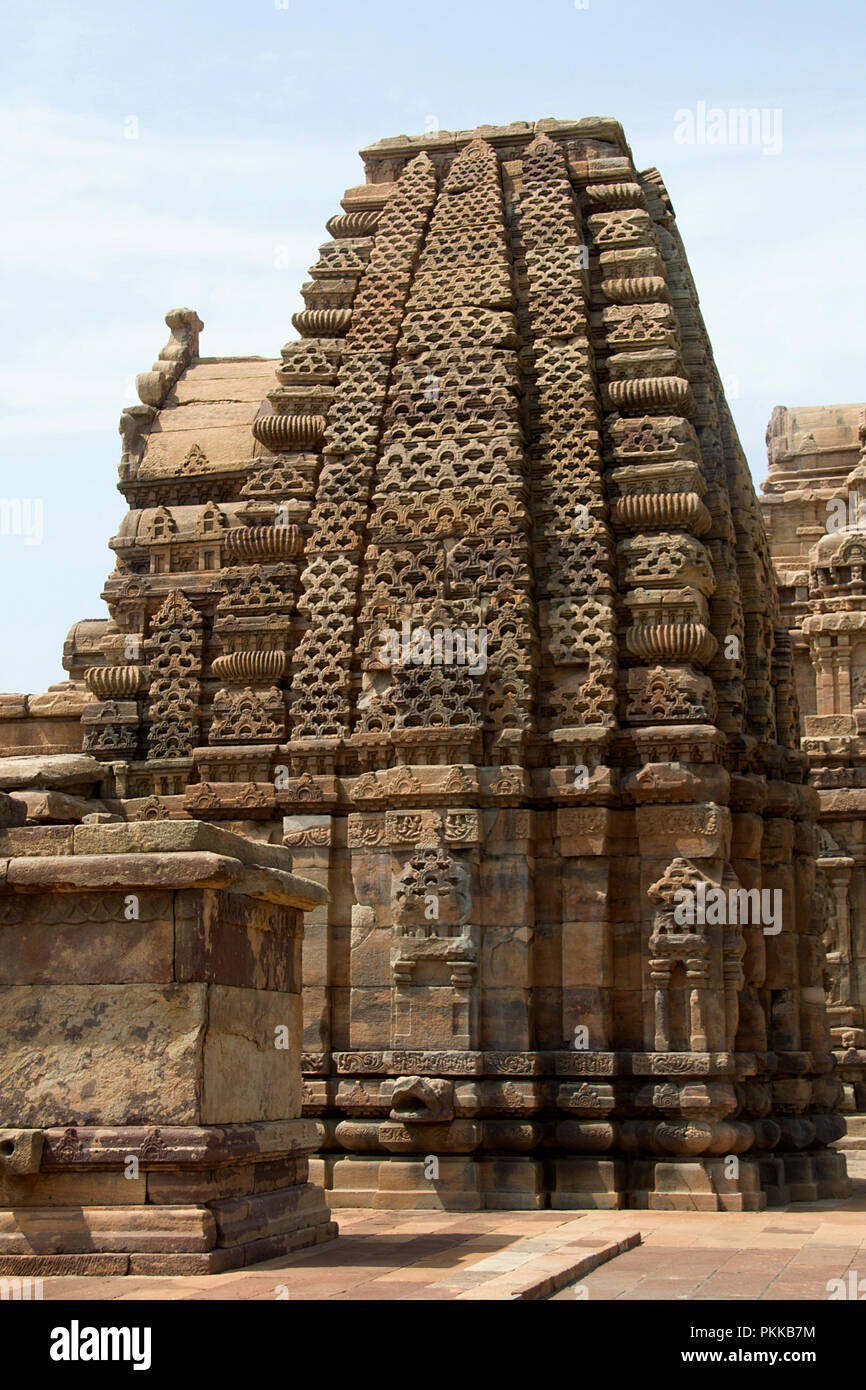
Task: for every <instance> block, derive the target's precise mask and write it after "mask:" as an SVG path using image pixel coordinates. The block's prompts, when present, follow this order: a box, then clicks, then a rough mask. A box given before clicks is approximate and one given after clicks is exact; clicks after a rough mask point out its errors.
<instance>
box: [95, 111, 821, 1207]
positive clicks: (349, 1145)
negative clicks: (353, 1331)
mask: <svg viewBox="0 0 866 1390" xmlns="http://www.w3.org/2000/svg"><path fill="white" fill-rule="evenodd" d="M363 159H364V163H365V168H366V178H367V182H366V183H365V184H364V185H362V186H360V187H357V188H353V189H349V190H348V191H347V193H346V195H345V198H344V199H343V205H342V206H343V211H342V212H339V213H337V215H336V216H335V217H334V218H332V219H331V221H330V223H329V224H328V226H329V231H330V232H331V234H332V238H333V239H332V241H331V242H330V243H328V244H327V245H326V246H324V247H323V248H322V250H321V255H320V259H319V260H318V262H317V263H316V265H315V266H313V268H312V270H311V280H310V281H309V282H308V283H307V284H306V285H305V286H304V288H303V296H304V302H305V306H306V307H305V308H304V310H302V311H301V312H300V313H299V314H297V315H296V316H295V320H294V322H295V326H296V328H297V330H298V332H299V333H300V335H301V336H300V338H299V340H297V341H293V342H290V343H287V344H286V346H285V347H284V348H283V350H282V358H281V361H280V362H279V363H278V364H277V373H276V375H277V380H276V383H275V384H274V385H273V387H272V389H270V390H269V391H267V393H266V389H265V387H264V386H262V385H261V383H262V380H263V377H264V376H265V375H268V374H269V373H270V372H271V370H272V366H273V364H262V363H247V364H244V363H242V362H240V361H239V360H238V361H233V362H226V363H218V362H217V363H215V362H212V361H210V360H209V359H202V358H200V357H199V355H198V330H199V328H200V327H201V325H200V323H199V321H198V319H197V317H196V316H195V315H194V314H192V313H190V312H189V311H177V312H176V313H175V314H173V315H171V316H170V319H171V324H172V342H171V344H170V345H169V347H170V350H166V351H165V352H164V354H163V356H162V357H161V359H160V361H159V362H158V363H157V366H156V369H155V371H154V372H153V373H150V374H148V375H147V376H146V377H145V378H143V379H142V392H141V394H142V404H141V405H139V406H134V407H131V408H130V409H129V410H128V411H127V412H126V413H125V415H124V418H123V424H122V433H123V438H124V446H125V452H124V456H123V463H122V467H121V488H122V490H123V491H124V493H125V495H126V497H127V498H128V500H129V505H130V508H131V511H130V514H129V516H128V518H127V519H126V521H125V522H124V524H123V527H122V528H121V532H120V534H119V536H118V537H116V538H115V540H114V542H113V546H114V549H115V550H116V551H117V555H118V565H117V569H116V570H115V572H114V574H113V575H112V576H111V578H110V579H109V581H108V584H107V587H106V593H105V597H106V599H107V601H108V604H109V607H110V610H111V622H110V623H109V624H107V625H106V626H105V628H104V629H103V630H102V632H101V634H100V635H99V638H98V640H96V639H94V644H95V646H96V647H97V650H96V651H95V652H94V651H92V650H91V651H90V653H89V656H88V659H87V663H86V668H85V666H84V665H83V664H82V662H81V658H80V657H79V656H78V655H77V654H76V649H75V638H74V637H73V638H72V639H71V641H70V649H69V655H68V665H69V669H70V674H72V675H73V678H76V679H79V680H81V679H83V680H84V681H85V682H86V683H87V686H88V688H89V690H90V691H91V692H92V693H93V695H94V697H95V699H94V700H93V701H92V702H91V703H89V704H88V705H87V707H86V711H85V715H84V728H85V736H84V737H85V746H86V748H87V750H88V751H89V752H90V753H92V755H93V756H94V757H95V758H96V759H98V760H100V761H101V762H103V763H104V764H106V765H108V764H110V765H112V767H113V768H115V769H116V776H117V777H118V778H120V779H122V783H123V790H122V792H121V793H120V794H121V796H122V798H123V800H124V805H125V808H126V810H125V814H126V815H127V816H128V817H129V818H135V817H137V816H144V815H147V816H153V815H154V814H155V811H154V806H155V801H154V799H155V798H156V804H157V805H158V806H160V807H161V808H162V810H163V811H164V813H165V814H166V815H167V816H169V817H183V816H185V815H194V816H196V817H198V818H200V819H205V820H219V821H221V822H223V823H225V824H226V826H227V827H228V828H232V829H236V830H240V831H242V832H243V833H246V834H250V835H252V836H253V837H254V838H256V839H260V840H264V841H267V840H270V841H271V842H272V843H274V842H278V841H279V840H280V839H281V838H282V836H283V835H284V836H285V843H286V844H287V845H289V847H290V848H291V850H292V853H293V856H294V864H295V870H296V872H298V873H299V874H302V875H304V876H305V877H306V878H308V879H316V880H317V881H318V882H320V883H322V884H324V885H326V886H327V887H328V889H329V891H330V904H329V906H328V907H323V906H322V907H318V908H316V909H315V911H314V912H313V914H312V916H311V917H310V918H309V919H308V922H307V927H306V938H305V944H304V1000H305V1025H306V1042H305V1048H306V1050H305V1056H304V1061H305V1070H306V1081H305V1086H306V1089H305V1102H306V1113H307V1114H308V1115H309V1116H311V1117H313V1118H314V1119H315V1120H316V1121H317V1123H318V1124H319V1128H320V1133H321V1149H320V1154H319V1159H318V1167H317V1172H318V1173H319V1175H320V1177H321V1179H322V1181H323V1182H324V1184H325V1186H326V1188H327V1189H328V1196H329V1201H330V1202H331V1204H332V1205H335V1206H339V1205H340V1204H341V1203H342V1204H352V1205H358V1204H372V1203H373V1202H374V1201H376V1202H377V1203H378V1204H382V1205H386V1204H387V1203H388V1202H393V1203H394V1204H396V1205H406V1206H411V1205H413V1204H414V1203H419V1204H422V1205H423V1204H425V1203H428V1202H429V1201H430V1200H436V1198H435V1197H434V1198H431V1193H435V1194H438V1199H439V1200H441V1201H442V1202H443V1203H445V1204H446V1205H453V1206H455V1207H458V1208H460V1207H462V1208H464V1209H471V1208H483V1207H494V1208H495V1207H500V1208H501V1207H524V1208H532V1207H539V1206H544V1205H546V1204H550V1205H554V1206H557V1207H581V1206H622V1205H633V1206H653V1207H672V1206H679V1205H682V1206H698V1207H702V1208H705V1209H718V1208H729V1209H756V1208H759V1207H761V1206H762V1205H763V1204H765V1202H767V1201H770V1202H784V1201H787V1200H790V1199H792V1198H797V1197H814V1196H817V1195H831V1194H833V1193H836V1192H841V1191H843V1190H844V1188H845V1175H844V1163H843V1162H842V1160H840V1159H839V1158H838V1156H837V1155H836V1154H835V1152H834V1151H833V1150H831V1149H829V1148H828V1147H827V1146H828V1144H829V1143H831V1142H832V1141H833V1140H834V1139H835V1138H836V1137H838V1135H839V1134H840V1133H841V1131H842V1123H841V1121H840V1120H839V1118H838V1116H837V1115H836V1114H835V1109H836V1106H837V1102H838V1091H839V1088H838V1085H837V1083H836V1081H835V1080H834V1079H833V1076H832V1073H831V1070H830V1043H829V1037H828V1030H827V1018H826V1012H825V1008H824V1005H823V1003H822V990H821V986H822V972H823V969H824V965H823V948H822V943H821V931H822V925H821V922H820V921H819V920H818V919H817V917H816V916H815V915H814V914H813V913H812V912H811V908H810V903H811V897H812V893H813V889H814V886H815V870H814V854H815V845H816V841H815V826H814V821H815V806H816V799H815V796H814V793H812V792H811V791H810V790H809V789H808V788H807V787H806V786H805V785H804V771H805V760H804V758H803V756H802V754H801V753H800V751H799V747H798V744H797V737H796V710H795V705H794V694H793V686H792V680H791V656H790V646H789V645H788V646H786V644H785V641H784V639H783V636H780V635H779V630H780V626H781V625H780V617H779V603H778V598H777V593H776V588H775V582H774V578H773V573H772V568H771V564H770V559H769V552H768V546H767V541H766V536H765V532H764V528H763V524H762V521H761V516H760V510H759V507H758V504H757V501H756V498H755V495H754V491H753V488H752V484H751V481H750V478H749V472H748V468H747V465H746V461H745V458H744V456H743V452H742V449H741V447H740V444H739V442H738V439H737V436H736V433H735V430H734V426H733V423H732V420H731V416H730V413H729V410H728V407H727V405H726V402H725V400H724V397H723V395H722V392H721V387H720V382H719V378H718V374H717V372H716V368H715V366H714V363H713V358H712V353H711V349H710V345H709V341H708V339H707V334H706V330H705V328H704V324H703V320H702V318H701V315H700V310H699V307H698V301H697V296H696V294H695V290H694V286H693V283H692V280H691V276H690V272H689V268H688V264H687V262H686V258H685V255H684V252H683V247H682V243H681V241H680V238H679V234H678V231H677V226H676V222H675V219H674V214H673V210H672V208H671V204H670V201H669V199H668V196H667V193H666V191H665V188H664V185H663V184H662V182H661V179H660V177H659V175H658V173H657V171H655V170H652V169H651V170H648V171H644V172H639V171H637V170H636V169H635V167H634V165H633V163H632V160H631V155H630V152H629V149H628V146H627V144H626V141H625V139H624V136H623V133H622V130H621V129H620V127H619V126H618V125H617V124H616V123H615V122H612V121H607V120H584V121H577V122H557V121H540V122H537V123H535V124H534V125H532V124H522V123H517V124H515V125H513V126H507V127H502V128H496V129H494V128H489V129H488V128H484V129H483V130H481V131H479V132H464V133H459V134H456V135H454V134H449V133H447V132H431V133H429V134H428V135H426V136H423V137H418V138H413V139H406V138H403V137H400V138H398V139H395V140H387V141H383V142H381V143H380V144H378V145H374V146H372V147H370V148H369V149H367V150H365V151H363ZM264 368H267V371H266V372H265V371H264ZM233 382H234V383H235V385H234V388H232V383H233ZM254 385H257V386H258V387H259V388H260V391H259V396H258V399H255V400H251V399H250V397H251V396H254V394H255V391H254ZM233 390H234V395H233ZM265 394H266V399H265V400H264V403H262V404H260V402H261V397H262V396H264V395H265ZM227 400H234V401H236V402H237V403H238V404H237V405H236V407H235V408H234V413H233V414H232V412H230V411H229V410H228V409H227V407H226V405H225V402H226V401H227ZM221 412H223V414H221ZM241 417H243V422H244V423H243V424H242V425H240V426H239V425H238V424H237V420H238V419H240V418H241ZM404 624H405V625H407V627H408V629H409V634H410V636H409V648H408V656H407V657H406V659H403V650H404V649H403V645H402V635H403V634H404V631H405V629H404ZM387 632H391V633H394V634H399V635H400V636H401V645H400V647H399V650H398V649H397V648H395V649H394V650H393V651H391V654H390V657H389V656H388V649H387V647H386V646H383V633H387ZM418 632H421V633H423V634H426V636H425V637H420V638H416V637H415V634H416V633H418ZM445 632H447V633H448V634H449V641H448V642H445V641H444V640H442V637H441V635H442V634H443V633H445ZM481 633H483V634H484V643H485V646H484V660H483V661H482V660H480V659H478V658H479V650H480V649H479V647H478V646H477V645H476V646H474V647H470V646H469V643H468V639H467V637H466V635H467V634H475V635H476V636H477V635H478V634H481ZM130 634H137V635H138V636H139V637H140V639H141V644H142V652H143V664H142V667H141V670H140V685H139V686H138V687H137V688H134V687H132V688H129V689H128V690H127V689H126V687H124V680H125V679H126V678H121V676H120V675H117V677H116V678H115V679H116V684H117V689H116V692H114V693H112V695H111V699H110V700H109V698H108V695H107V691H108V686H107V684H106V681H107V677H106V674H105V673H106V671H108V670H118V671H119V670H121V669H127V668H129V667H130V665H131V663H130V662H129V661H124V660H123V657H122V652H121V650H120V647H119V646H118V643H117V638H118V636H119V635H126V636H128V635H130ZM437 634H439V637H440V640H439V642H438V645H437V642H436V635H437ZM457 634H462V635H463V640H462V642H461V641H459V640H457ZM83 636H84V634H82V640H83ZM731 637H735V638H736V641H735V642H734V643H731V642H730V641H729V640H728V639H729V638H731ZM100 644H101V645H100ZM395 651H396V652H397V655H398V657H399V659H393V657H394V653H395ZM473 653H474V655H475V657H476V659H475V660H474V661H473V660H470V659H469V658H470V657H471V656H472V654H473ZM461 656H462V657H463V658H464V659H461ZM386 657H387V658H388V659H385V658H386ZM132 664H134V663H132ZM136 669H138V668H136ZM577 769H583V775H581V776H576V775H575V774H576V770H577ZM699 882H703V883H705V884H706V885H711V886H713V887H721V888H723V889H724V891H725V893H728V891H729V890H735V891H737V890H739V889H741V888H742V889H744V890H752V889H759V890H762V891H763V890H768V891H772V892H773V893H776V892H778V893H779V894H781V899H782V901H783V904H784V910H783V929H782V930H781V931H780V932H779V933H778V934H776V935H768V934H766V933H765V931H764V924H762V922H761V921H752V920H748V921H745V922H743V921H737V922H721V923H718V924H715V923H713V922H711V921H707V922H703V923H698V922H695V923H694V924H686V925H685V926H684V925H683V924H681V923H678V922H676V921H675V920H674V901H673V892H674V889H675V887H676V886H677V885H678V884H679V885H680V886H681V885H682V884H683V883H687V884H688V885H689V886H690V887H694V886H695V885H697V884H698V883H699ZM576 1030H583V1032H582V1033H581V1037H583V1038H584V1039H585V1041H586V1046H577V1047H575V1046H572V1041H573V1040H574V1039H575V1037H576V1036H577V1033H576ZM429 1154H436V1155H437V1157H438V1160H439V1162H438V1166H437V1172H438V1178H437V1180H436V1182H435V1183H434V1184H432V1186H431V1181H430V1179H429V1177H428V1176H427V1171H428V1169H429V1165H425V1156H426V1155H429ZM732 1155H734V1156H736V1157H737V1159H738V1162H737V1164H735V1165H731V1164H730V1162H728V1160H729V1159H730V1157H731V1156H732ZM732 1168H736V1175H735V1176H731V1175H730V1174H731V1171H732Z"/></svg>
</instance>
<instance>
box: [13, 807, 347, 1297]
mask: <svg viewBox="0 0 866 1390" xmlns="http://www.w3.org/2000/svg"><path fill="white" fill-rule="evenodd" d="M290 863H291V861H290V858H289V855H288V853H287V852H286V851H285V850H284V849H282V848H281V847H279V846H268V845H260V844H255V843H253V842H251V841H249V840H247V839H244V838H243V837H241V836H239V835H234V834H231V833H229V832H226V831H223V830H220V829H218V828H216V827H214V826H208V825H205V824H203V823H201V822H199V821H183V822H175V823H171V822H167V821H164V822H153V823H149V822H139V823H137V824H83V825H77V826H75V827H72V826H50V827H26V826H19V827H13V828H9V829H6V830H4V831H0V1030H2V1034H3V1038H4V1048H3V1056H2V1061H0V1097H2V1099H0V1273H3V1274H30V1273H35V1274H48V1273H52V1274H70V1273H72V1274H85V1273H97V1272H98V1273H116V1274H126V1273H129V1274H166V1273H212V1272H217V1271H219V1270H224V1269H230V1268H234V1267H237V1266H239V1265H245V1264H253V1263H255V1262H257V1261H260V1260H265V1259H270V1258H272V1257H274V1256H276V1255H282V1254H285V1253H286V1252H288V1251H291V1250H295V1249H298V1248H299V1247H302V1246H308V1245H313V1244H318V1243H319V1242H322V1241H326V1240H330V1239H331V1238H333V1237H334V1236H335V1235H336V1233H337V1228H336V1226H335V1224H334V1223H333V1222H332V1221H331V1220H330V1218H329V1212H328V1209H327V1207H326V1205H325V1201H324V1197H323V1194H322V1191H321V1189H320V1188H319V1187H317V1186H315V1185H314V1184H312V1183H310V1182H309V1181H308V1154H309V1152H310V1151H311V1150H312V1149H313V1148H314V1147H315V1145H316V1143H317V1134H316V1128H315V1125H314V1124H313V1123H312V1122H310V1121H308V1120H302V1119H301V1118H300V1114H301V1095H300V1081H301V1073H300V1045H301V1026H302V1025H301V944H302V938H303V914H304V911H305V910H308V909H311V908H314V907H315V906H316V905H318V904H320V903H322V902H324V901H325V899H326V896H327V895H326V893H325V892H324V890H323V889H321V888H320V887H319V886H318V885H317V884H315V883H312V882H309V881H307V880H305V879H303V878H298V877H296V876H295V875H294V874H292V873H291V872H290V871H289V869H290Z"/></svg>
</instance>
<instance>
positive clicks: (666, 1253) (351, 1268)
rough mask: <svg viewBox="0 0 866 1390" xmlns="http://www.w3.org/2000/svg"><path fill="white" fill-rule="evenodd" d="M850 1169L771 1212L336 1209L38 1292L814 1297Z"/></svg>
mask: <svg viewBox="0 0 866 1390" xmlns="http://www.w3.org/2000/svg"><path fill="white" fill-rule="evenodd" d="M852 1169H853V1171H854V1172H855V1173H856V1172H858V1171H859V1172H861V1173H862V1177H861V1178H860V1179H859V1180H857V1179H855V1183H854V1189H855V1191H854V1195H853V1196H852V1197H850V1198H848V1199H847V1200H845V1201H838V1202H814V1203H807V1204H804V1205H802V1206H798V1207H796V1208H790V1207H786V1208H781V1209H776V1210H775V1211H773V1212H745V1213H735V1212H727V1213H726V1212H697V1211H690V1212H686V1211H675V1212H646V1211H642V1212H633V1211H631V1212H630V1211H595V1212H583V1213H580V1214H577V1213H574V1212H570V1213H569V1212H555V1211H537V1212H472V1213H460V1214H455V1213H447V1212H417V1211H416V1212H408V1211H407V1212H381V1211H380V1212H376V1211H370V1210H350V1209H345V1210H343V1211H341V1212H340V1227H341V1234H340V1239H339V1240H338V1241H336V1242H333V1243H331V1244H330V1245H328V1246H326V1247H323V1248H321V1249H315V1250H307V1251H302V1252H299V1253H298V1254H295V1255H291V1256H289V1257H288V1258H287V1259H276V1260H271V1261H268V1262H267V1263H266V1264H261V1265H257V1266H256V1267H255V1268H254V1269H245V1270H243V1271H235V1272H233V1273H228V1274H220V1275H214V1276H212V1277H210V1278H206V1279H202V1278H195V1277H183V1278H150V1279H136V1278H128V1279H105V1278H82V1279H64V1278H49V1279H45V1280H44V1287H43V1292H44V1297H45V1298H46V1299H76V1300H77V1299H82V1300H85V1299H86V1300H95V1301H101V1300H106V1301H109V1300H110V1301H112V1302H117V1301H121V1302H130V1301H138V1300H151V1299H171V1300H175V1299H180V1300H188V1299H189V1300H198V1299H217V1300H237V1299H253V1300H258V1301H269V1300H273V1299H286V1298H288V1299H289V1300H292V1301H309V1300H335V1301H341V1302H342V1301H347V1300H382V1301H388V1302H390V1301H392V1300H397V1301H400V1302H418V1301H424V1302H427V1301H453V1300H455V1299H458V1300H461V1301H462V1300H466V1299H472V1300H477V1299H482V1300H488V1299H489V1300H494V1299H495V1300H500V1299H514V1298H545V1297H551V1296H552V1297H554V1298H557V1299H562V1300H568V1299H574V1298H575V1297H581V1298H588V1299H589V1301H590V1302H594V1301H607V1300H614V1299H615V1300H617V1301H619V1300H623V1301H633V1300H636V1299H637V1300H642V1299H646V1300H661V1301H664V1300H680V1299H689V1300H691V1299H695V1300H700V1301H703V1300H716V1299H721V1300H728V1299H737V1300H752V1299H757V1300H777V1299H783V1300H785V1299H795V1300H804V1301H808V1300H825V1299H827V1297H828V1292H827V1283H828V1281H829V1280H831V1279H836V1278H839V1279H847V1275H848V1271H849V1270H852V1269H853V1270H858V1271H859V1272H860V1275H861V1276H863V1275H864V1274H866V1219H864V1214H866V1161H861V1160H854V1162H853V1163H852ZM637 1233H639V1235H640V1243H639V1244H634V1245H631V1244H630V1242H632V1241H633V1240H634V1237H635V1235H636V1234H637ZM621 1246H628V1247H629V1248H622V1249H620V1247H621ZM612 1252H613V1253H612ZM584 1261H596V1262H597V1263H596V1265H595V1268H592V1269H590V1268H587V1267H586V1265H584V1264H583V1262H584ZM581 1266H582V1267H581ZM569 1268H572V1269H575V1270H578V1271H579V1272H577V1273H575V1274H574V1275H573V1277H572V1279H571V1280H570V1281H569V1282H567V1283H566V1284H565V1287H562V1288H561V1289H555V1290H554V1291H553V1292H552V1293H551V1284H550V1281H551V1280H553V1281H554V1283H557V1284H558V1283H559V1282H560V1281H563V1280H566V1279H567V1278H568V1270H569ZM574 1280H579V1282H580V1285H581V1289H580V1290H579V1291H578V1292H576V1290H575V1287H574V1282H573V1281H574Z"/></svg>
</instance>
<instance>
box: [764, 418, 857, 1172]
mask: <svg viewBox="0 0 866 1390" xmlns="http://www.w3.org/2000/svg"><path fill="white" fill-rule="evenodd" d="M767 447H768V451H769V459H770V470H769V475H768V477H767V480H766V482H765V483H764V493H765V496H764V497H763V498H762V508H763V512H764V517H765V521H766V526H767V531H768V534H769V538H770V548H771V552H772V557H773V564H774V567H775V570H776V579H777V583H778V587H779V597H780V601H781V607H782V620H783V622H784V624H785V626H786V627H787V628H788V630H789V632H790V634H791V644H792V651H793V657H794V678H795V683H796V687H797V696H798V699H799V705H800V711H801V715H802V733H803V747H804V748H805V749H806V751H807V752H808V754H809V761H810V765H811V773H810V778H809V780H810V782H811V784H812V786H814V787H816V788H817V789H818V795H819V797H820V816H821V823H820V830H819V843H820V849H819V859H818V869H819V879H818V881H819V889H820V891H821V893H822V894H823V895H824V897H825V899H826V915H825V927H824V943H825V947H826V953H827V954H826V966H825V976H824V984H825V990H826V994H827V1004H828V1012H829V1015H830V1022H831V1025H832V1037H833V1043H834V1049H835V1052H836V1060H837V1062H838V1064H839V1074H840V1075H841V1077H842V1079H843V1083H844V1090H845V1100H844V1106H845V1109H846V1110H848V1111H860V1112H863V1111H866V406H864V405H863V404H862V403H861V404H858V405H835V406H834V405H831V406H818V407H812V408H810V409H797V410H786V409H784V408H782V407H779V408H778V409H777V410H775V411H774V412H773V417H772V419H771V421H770V425H769V428H768V430H767ZM848 1128H849V1138H848V1143H849V1144H851V1145H854V1146H857V1147H866V1115H863V1114H858V1115H854V1116H850V1115H849V1119H848Z"/></svg>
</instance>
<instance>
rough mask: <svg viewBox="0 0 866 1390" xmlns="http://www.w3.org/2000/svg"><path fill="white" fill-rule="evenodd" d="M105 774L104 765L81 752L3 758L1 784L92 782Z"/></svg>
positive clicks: (9, 788)
mask: <svg viewBox="0 0 866 1390" xmlns="http://www.w3.org/2000/svg"><path fill="white" fill-rule="evenodd" d="M104 776H105V769H104V768H103V767H102V766H101V765H100V764H99V763H98V762H97V761H96V759H95V758H89V757H86V756H84V755H82V754H80V753H57V754H53V755H52V754H46V755H45V756H44V757H36V758H15V757H12V758H0V787H2V788H5V790H6V791H12V790H17V789H19V788H20V789H21V790H22V791H26V790H28V789H29V788H36V787H73V786H85V785H88V784H91V785H92V784H96V783H99V782H100V781H101V780H102V778H103V777H104Z"/></svg>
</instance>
